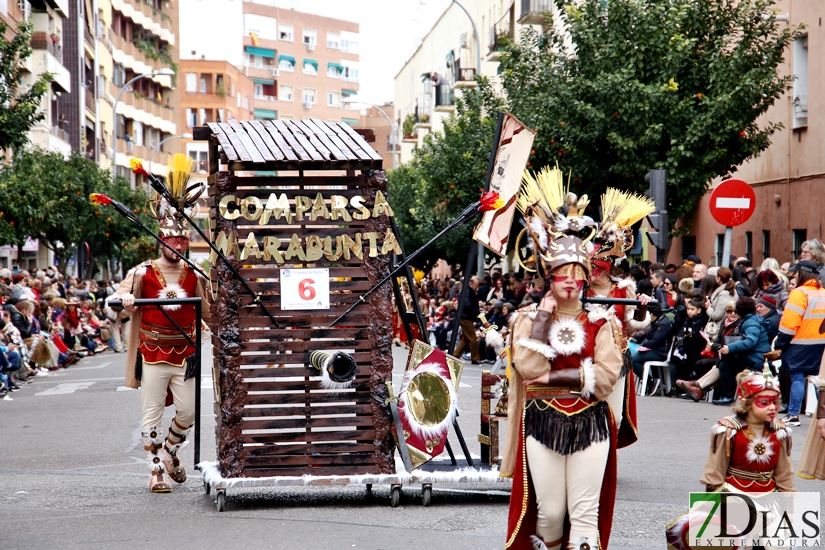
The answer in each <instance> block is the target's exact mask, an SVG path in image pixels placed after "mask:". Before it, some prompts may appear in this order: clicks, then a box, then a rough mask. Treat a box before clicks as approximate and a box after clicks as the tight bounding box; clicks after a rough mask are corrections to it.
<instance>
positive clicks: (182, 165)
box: [166, 153, 195, 201]
mask: <svg viewBox="0 0 825 550" xmlns="http://www.w3.org/2000/svg"><path fill="white" fill-rule="evenodd" d="M194 166H195V161H194V160H193V159H192V158H190V157H189V156H187V155H184V154H182V153H175V154H174V155H172V158H171V159H169V165H168V168H169V172H168V174H167V176H166V185H167V187H169V191H171V192H172V195H174V196H175V198H177V199H178V200H179V201H181V200H184V199H186V185H187V184H188V183H189V177H190V176H191V174H192V171H193V169H194Z"/></svg>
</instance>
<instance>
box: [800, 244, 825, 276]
mask: <svg viewBox="0 0 825 550" xmlns="http://www.w3.org/2000/svg"><path fill="white" fill-rule="evenodd" d="M799 259H800V260H808V261H811V262H813V263H815V264H816V266H817V269H816V278H817V279H819V284H821V285H825V245H823V244H822V241H820V240H819V239H811V240H809V241H805V242H804V243H802V250H801V251H800V252H799Z"/></svg>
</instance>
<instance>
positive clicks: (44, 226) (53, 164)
mask: <svg viewBox="0 0 825 550" xmlns="http://www.w3.org/2000/svg"><path fill="white" fill-rule="evenodd" d="M90 193H103V194H105V195H108V196H109V197H111V198H113V199H115V200H118V201H120V202H122V203H123V204H125V205H126V206H128V207H129V208H131V209H132V210H133V211H134V212H135V213H137V214H139V215H140V217H141V219H142V220H143V221H144V223H145V224H147V225H150V226H151V225H152V221H153V220H152V219H151V218H149V217H148V216H147V215H146V213H145V206H144V205H145V202H146V199H147V196H146V193H144V192H143V191H142V190H140V189H138V190H134V191H133V190H131V189H130V186H129V183H128V182H127V181H126V180H125V179H123V178H118V180H117V182H116V183H112V178H111V173H110V172H108V171H103V170H101V169H100V168H99V167H98V166H97V165H96V164H95V163H94V162H92V161H90V160H88V159H86V158H84V156H83V155H82V154H80V153H75V154H73V155H72V156H71V157H69V158H68V159H66V158H65V157H63V155H62V154H60V153H57V152H50V151H44V150H42V149H36V148H34V149H24V150H22V151H18V152H17V154H15V156H14V159H13V161H12V163H11V164H10V165H9V166H7V167H5V168H3V169H2V170H0V204H3V207H4V209H3V218H2V220H0V244H16V245H18V246H20V245H22V244H23V243H24V242H25V240H26V237H31V238H33V239H39V240H40V242H41V243H43V245H45V246H46V247H48V248H49V249H50V250H52V251H53V252H54V254H55V257H56V259H57V261H58V265H59V266H60V268H61V269H65V267H66V265H67V263H68V260H69V258H71V256H72V255H73V254H74V253H75V251H76V250H77V246H78V245H79V244H80V243H83V242H86V243H88V244H89V248H90V251H91V254H92V260H93V261H92V263H93V264H94V263H95V261H101V260H102V261H105V260H106V259H117V260H123V259H124V254H127V253H133V250H132V248H134V247H132V248H129V247H128V246H127V245H129V243H131V242H132V240H133V239H135V238H138V237H140V236H141V235H142V231H141V230H140V229H139V228H137V227H135V226H134V225H133V224H132V223H131V222H129V221H128V220H126V219H125V218H123V217H122V216H121V215H119V214H118V213H117V212H115V210H114V209H113V208H111V207H95V206H94V205H92V204H91V203H90V202H89V194H90ZM155 225H156V224H155ZM132 255H133V256H134V253H133V254H132ZM144 258H145V257H144ZM130 259H131V257H130ZM91 267H92V269H91V271H92V272H93V271H94V265H92V266H91Z"/></svg>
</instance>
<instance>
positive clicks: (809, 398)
mask: <svg viewBox="0 0 825 550" xmlns="http://www.w3.org/2000/svg"><path fill="white" fill-rule="evenodd" d="M811 378H814V377H813V376H806V377H805V414H806V415H808V416H813V417H814V418H816V409H817V406H818V405H819V399H818V397H817V395H816V384H814V383H813V382H811Z"/></svg>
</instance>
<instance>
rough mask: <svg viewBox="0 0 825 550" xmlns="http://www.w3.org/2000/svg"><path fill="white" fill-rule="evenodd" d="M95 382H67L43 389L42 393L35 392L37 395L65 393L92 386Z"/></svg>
mask: <svg viewBox="0 0 825 550" xmlns="http://www.w3.org/2000/svg"><path fill="white" fill-rule="evenodd" d="M93 384H94V382H69V383H66V384H58V385H57V386H55V387H53V388H50V389H48V390H46V391H42V392H40V393H36V394H34V395H35V396H38V395H63V394H65V393H74V392H76V391H77V390H85V389H88V388H89V387H91V386H92V385H93Z"/></svg>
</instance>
